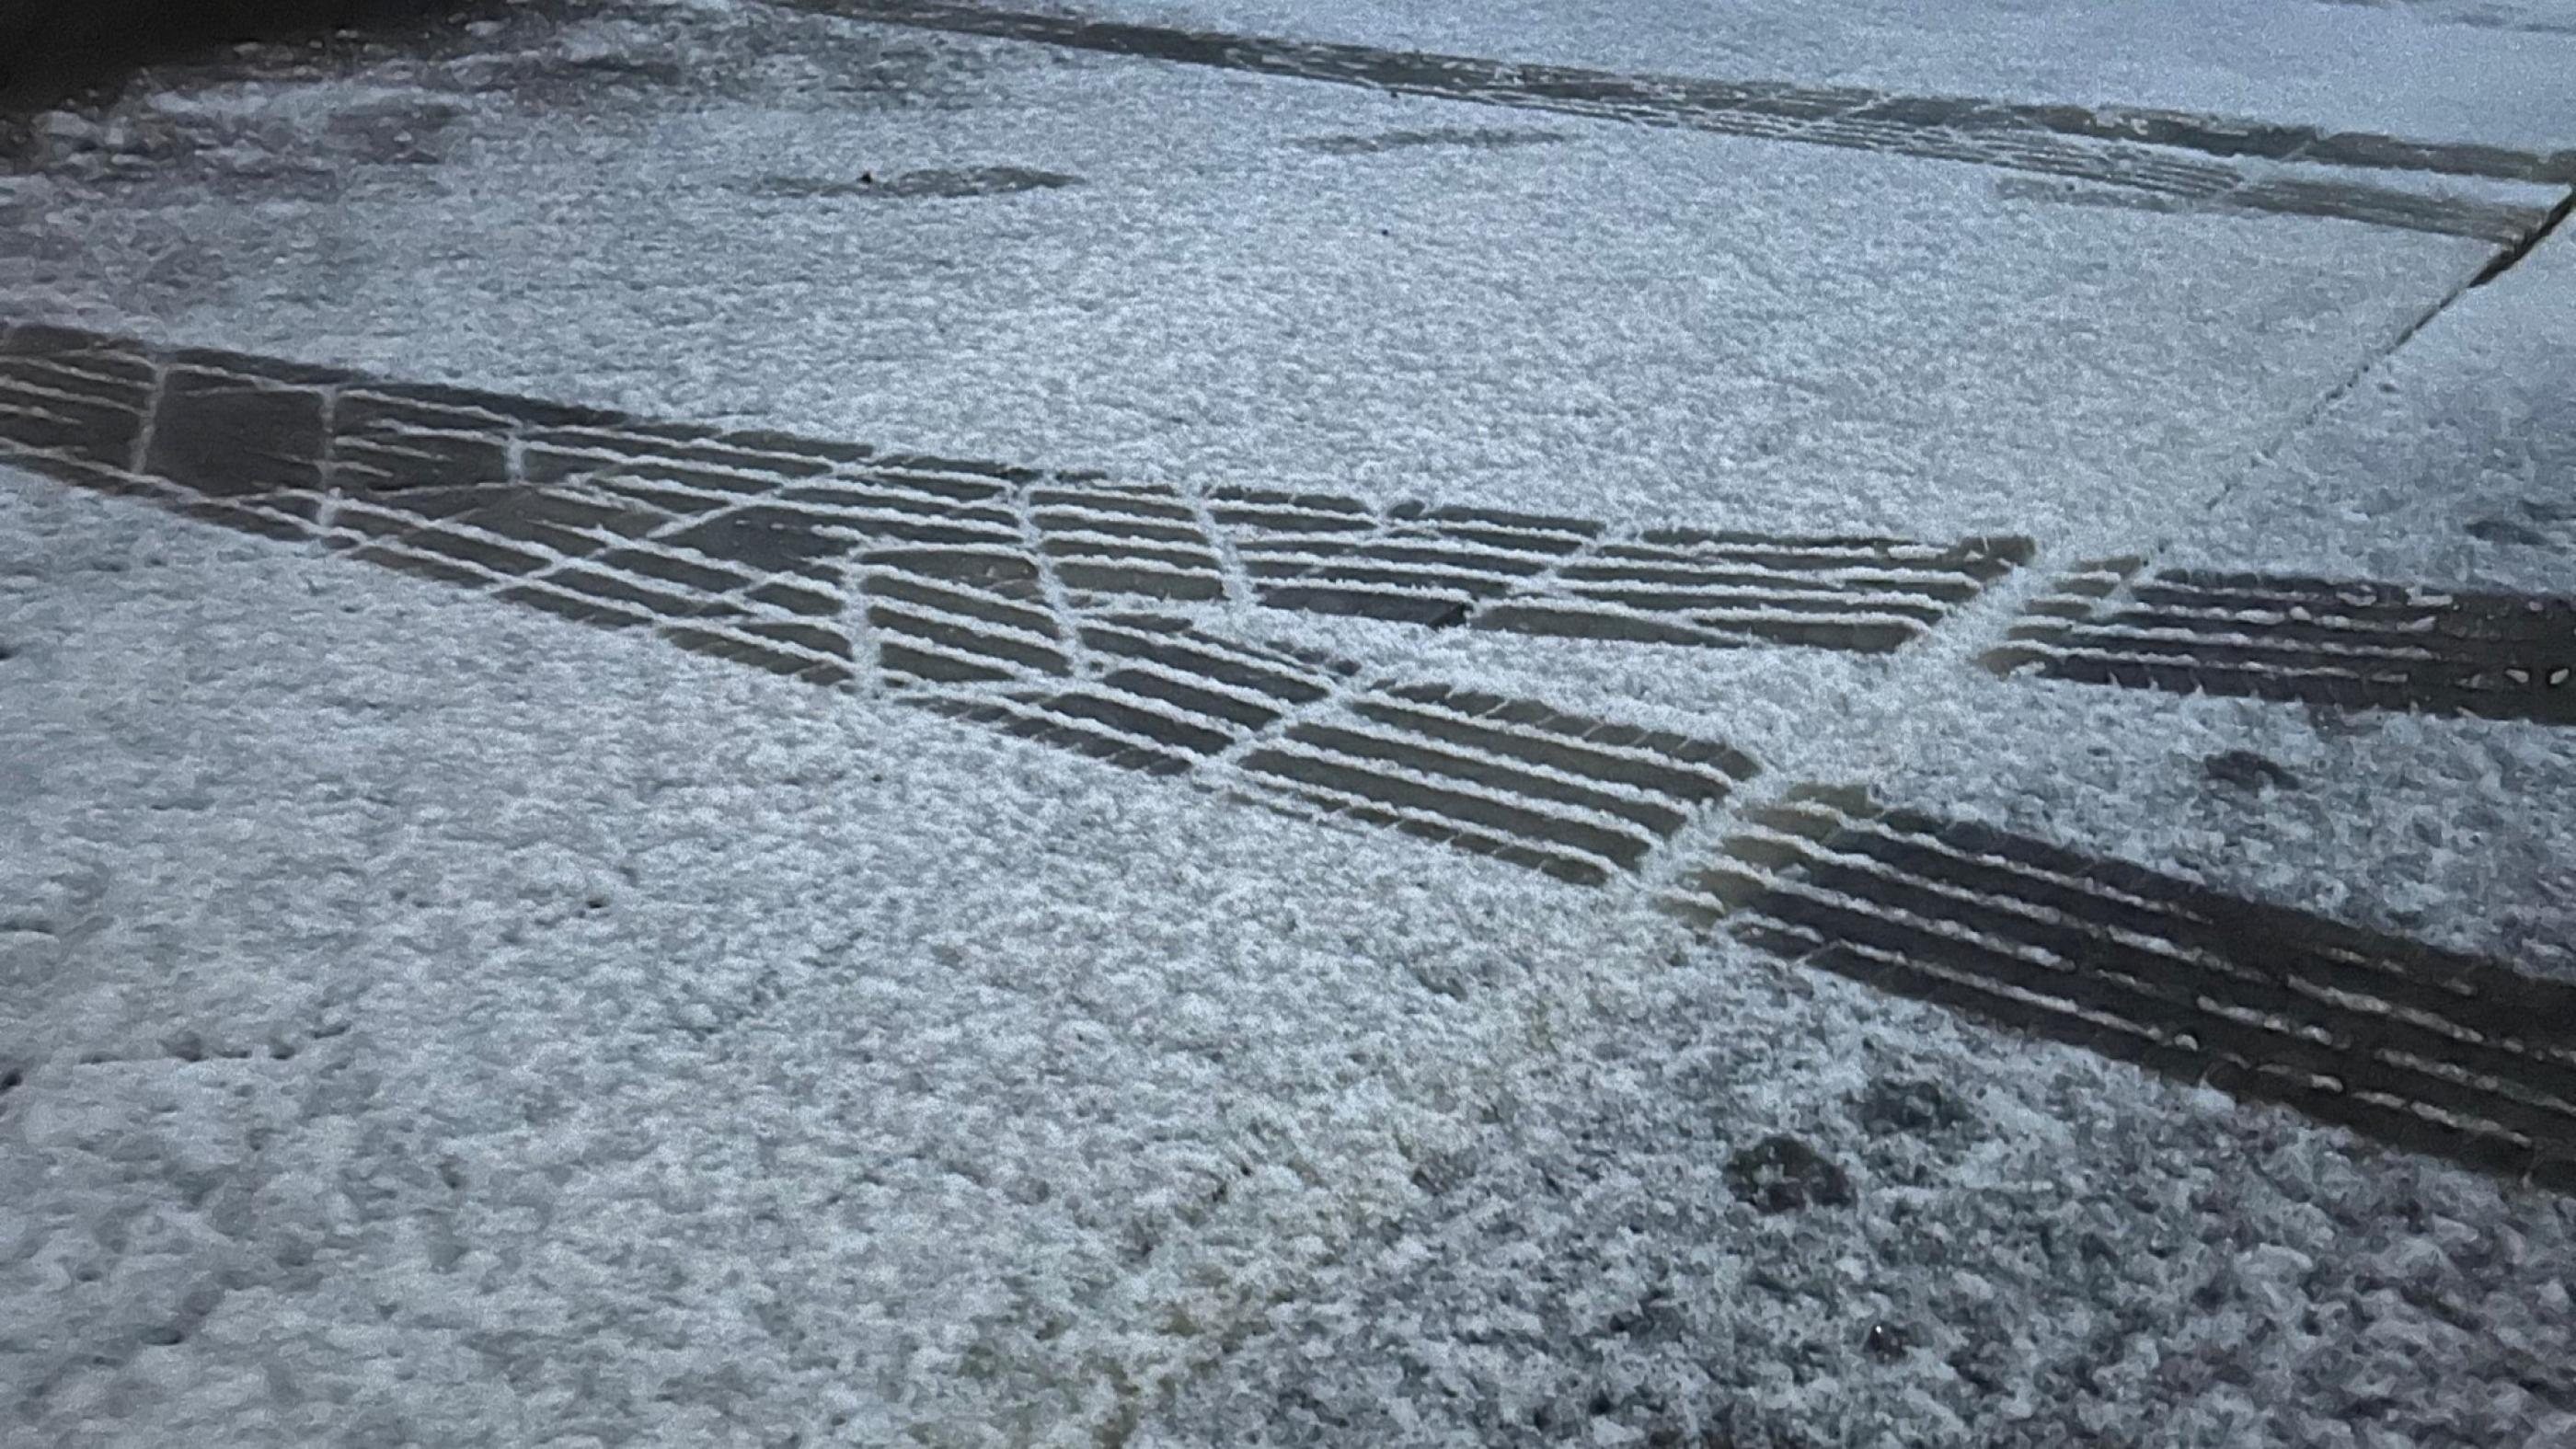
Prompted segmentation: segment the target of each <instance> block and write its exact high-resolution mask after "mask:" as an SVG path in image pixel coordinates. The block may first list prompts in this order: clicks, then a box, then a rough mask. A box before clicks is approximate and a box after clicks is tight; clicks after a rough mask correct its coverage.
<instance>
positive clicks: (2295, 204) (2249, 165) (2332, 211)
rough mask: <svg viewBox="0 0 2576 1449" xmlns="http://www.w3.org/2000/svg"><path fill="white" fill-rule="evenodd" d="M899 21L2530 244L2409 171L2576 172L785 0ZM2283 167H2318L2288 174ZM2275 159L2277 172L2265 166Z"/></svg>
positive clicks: (2499, 210) (898, 7)
mask: <svg viewBox="0 0 2576 1449" xmlns="http://www.w3.org/2000/svg"><path fill="white" fill-rule="evenodd" d="M774 3H778V4H782V5H785V6H787V7H788V8H793V9H801V10H812V11H819V12H822V13H825V14H831V15H838V16H843V17H846V18H849V19H853V20H864V21H873V22H876V23H879V24H886V25H902V26H910V27H914V28H917V29H924V30H937V31H945V32H949V33H952V34H960V35H977V36H985V37H990V38H994V39H1002V40H1018V41H1028V42H1033V43H1036V44H1041V45H1053V46H1059V47H1064V48H1067V49H1075V50H1088V51H1096V52H1101V53H1105V54H1110V55H1122V56H1135V57H1140V58H1145V59H1152V60H1162V61H1170V62H1175V63H1179V64H1184V65H1199V66H1212V67H1216V68H1219V69H1225V70H1237V71H1249V72H1254V73H1257V74H1263V75H1275V76H1286V77H1291V78H1295V79H1300V80H1314V81H1325V82H1331V83H1335V84H1341V85H1354V86H1366V87H1369V88H1371V89H1375V90H1385V91H1392V92H1396V93H1399V94H1405V95H1420V96H1433V97H1439V98H1442V99H1448V100H1459V101H1471V102H1476V103H1479V104H1484V105H1494V106H1508V107H1515V108H1519V109H1525V110H1540V111H1555V112H1561V113H1565V114H1570V115H1579V116H1590V117H1596V118H1601V119H1610V120H1621V121H1628V122H1631V123H1635V124H1639V125H1650V126H1673V127H1685V128H1689V129H1693V130H1702V131H1713V132H1718V133H1721V134H1726V135H1738V136H1748V137H1757V138H1762V139H1769V140H1780V141H1794V142H1799V143H1802V144H1808V145H1819V146H1835V147H1841V148H1845V149H1855V150H1866V151H1881V152H1888V153H1891V154H1896V155H1905V156H1917V157H1923V158H1927V159H1935V160H1950V161H1965V162H1970V163H1973V164H1977V165H1984V166H1992V167H1997V168H2000V169H2004V170H2009V171H2021V172H2033V173H2038V174H2041V175H2048V176H2058V177H2064V178H2069V179H2073V180H2079V181H2088V182H2095V183H2098V184H2101V185H2106V186H2113V187H2120V188H2124V189H2128V190H2132V191H2136V192H2140V193H2144V194H2153V195H2156V196H2160V197H2165V198H2168V199H2170V200H2173V201H2176V202H2179V203H2182V204H2184V205H2186V206H2188V205H2199V206H2206V207H2210V208H2212V209H2218V210H2233V211H2251V212H2267V213H2274V214H2283V215H2294V216H2318V217H2338V218H2342V219H2345V220H2351V221H2358V222H2364V223H2368V224H2371V225H2375V226H2385V227H2394V228H2399V229H2402V230H2407V231H2419V232H2431V233H2435V234H2439V235H2448V236H2461V237H2469V238H2474V239H2476V240H2480V241H2485V242H2490V243H2494V244H2496V245H2497V246H2500V247H2505V248H2514V247H2518V246H2521V245H2523V244H2524V243H2525V242H2526V240H2527V239H2528V238H2529V237H2530V236H2532V235H2533V234H2534V233H2536V232H2537V231H2539V230H2540V229H2541V228H2542V227H2543V226H2544V225H2545V224H2546V223H2547V219H2548V215H2549V208H2550V206H2551V204H2552V203H2553V202H2555V201H2556V200H2557V198H2555V197H2545V198H2541V199H2537V200H2535V201H2534V202H2533V203H2532V204H2528V205H2518V204H2514V203H2511V202H2504V201H2496V200H2489V199H2475V200H2473V199H2467V198H2459V197H2436V196H2432V195H2428V194H2427V193H2426V192H2424V191H2423V190H2421V189H2414V188H2410V187H2409V186H2406V185H2401V184H2396V179H2397V178H2410V179H2411V178H2433V177H2448V178H2457V179H2462V180H2472V181H2484V182H2506V183H2524V184H2529V185H2533V186H2540V187H2567V186H2576V151H2567V150H2562V151H2554V152H2534V151H2517V150H2513V149H2510V148H2507V147H2499V146H2485V145H2474V144H2465V143H2455V142H2428V141H2411V140H2405V139H2402V138H2398V137H2392V136H2381V135H2373V134H2369V133H2365V132H2352V131H2324V130H2320V129H2318V128H2316V127H2313V126H2295V125H2280V124H2274V123H2270V122H2261V121H2247V120H2237V119H2231V118H2227V117H2222V116H2209V115H2199V114H2194V113H2191V112H2185V111H2172V110H2159V109H2153V108H2145V107H2125V106H2104V107H2086V106H2075V105H2055V104H2033V103H2025V102H2011V101H1997V100H1986V99H1977V98H1970V97H1955V96H1919V95H1902V94H1897V93H1893V92H1886V91H1875V90H1865V89H1859V88H1853V87H1816V86H1800V85H1793V84H1790V83H1787V82H1782V81H1727V80H1712V79H1699V78H1692V77H1685V76H1665V75H1628V74H1621V73H1618V72H1615V71H1604V70H1595V69H1588V68H1584V67H1578V66H1563V65H1545V64H1535V63H1528V62H1517V61H1504V60H1491V59H1483V58H1478V57H1473V56H1458V55H1438V54H1426V53H1420V52H1405V51H1395V50H1385V49H1380V48H1377V47H1373V46H1365V45H1353V44H1345V43H1339V42H1332V41H1305V40H1289V39H1284V38H1280V37H1274V36H1260V35H1236V34H1225V33H1219V32H1211V31H1197V30H1183V29H1178V28H1174V27H1169V26H1158V25H1141V24H1131V23H1126V22H1121V21H1112V20H1096V19H1087V18H1083V17H1080V16H1070V15H1042V14H1032V13H1027V12H1021V11H1010V10H991V9H986V8H983V7H981V6H975V5H965V4H958V3H953V0H774ZM2283 165H2296V166H2299V167H2302V168H2308V169H2303V170H2302V172H2301V173H2300V174H2297V175H2284V174H2279V173H2278V168H2279V167H2280V166H2283ZM2264 166H2270V167H2272V168H2274V169H2273V170H2272V171H2269V172H2266V171H2262V170H2259V169H2257V168H2260V167H2264Z"/></svg>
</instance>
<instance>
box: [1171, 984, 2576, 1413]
mask: <svg viewBox="0 0 2576 1449" xmlns="http://www.w3.org/2000/svg"><path fill="white" fill-rule="evenodd" d="M1749 1000H1759V1003H1765V1006H1767V1011H1762V1008H1754V1011H1747V1003H1749ZM1762 1016H1772V1018H1775V1021H1801V1024H1806V1026H1803V1029H1798V1026H1790V1029H1767V1031H1754V1029H1749V1026H1747V1018H1762ZM1770 1134H1790V1137H1795V1140H1801V1142H1806V1145H1808V1147H1811V1150H1814V1152H1819V1155H1821V1158H1826V1160H1829V1163H1834V1165H1837V1168H1839V1171H1842V1173H1844V1176H1847V1201H1811V1204H1808V1207H1801V1209H1785V1212H1772V1214H1767V1212H1762V1209H1759V1207H1754V1204H1752V1201H1747V1199H1744V1194H1741V1191H1739V1183H1736V1181H1731V1176H1728V1163H1731V1160H1734V1155H1736V1152H1741V1150H1744V1147H1749V1145H1754V1142H1759V1140H1765V1137H1770ZM1427 1191H1430V1201H1425V1204H1422V1207H1417V1209H1414V1212H1409V1214H1406V1217H1401V1220H1396V1222H1391V1225H1388V1227H1386V1230H1383V1232H1381V1235H1378V1238H1376V1243H1373V1248H1370V1253H1365V1256H1350V1258H1345V1261H1342V1263H1334V1266H1329V1269H1327V1271H1324V1274H1321V1276H1319V1284H1316V1289H1314V1292H1309V1294H1306V1297H1301V1299H1296V1302H1291V1305H1280V1307H1275V1310H1270V1312H1267V1315H1265V1323H1262V1328H1260V1330H1257V1333H1252V1336H1247V1341H1244V1346H1242V1348H1239V1351H1236V1354H1231V1356H1229V1359H1226V1361H1224V1364H1221V1366H1218V1369H1213V1372H1208V1374H1206V1377H1200V1379H1193V1382H1188V1385H1185V1387H1182V1392H1180V1395H1177V1400H1175V1405H1172V1408H1167V1410H1164V1413H1159V1415H1154V1418H1149V1421H1146V1426H1144V1431H1141V1434H1139V1436H1136V1439H1133V1444H1139V1446H1167V1449H1170V1446H1198V1444H1229V1446H1234V1444H1244V1446H1280V1444H1383V1446H1435V1444H1437V1446H1458V1449H1466V1446H1479V1449H1489V1446H1502V1444H1777V1446H1811V1444H1814V1446H1824V1444H1834V1446H1855V1449H1862V1446H1865V1449H1880V1446H1886V1449H1896V1446H1904V1449H1922V1446H1976V1449H2002V1446H2030V1449H2048V1446H2061V1444H2133V1446H2184V1444H2187V1446H2210V1449H2215V1446H2249V1444H2282V1446H2287V1444H2298V1446H2385V1449H2398V1446H2409V1449H2419V1446H2463V1449H2465V1446H2494V1444H2566V1441H2571V1436H2576V1415H2571V1413H2568V1408H2571V1397H2568V1382H2566V1364H2568V1354H2571V1351H2576V1341H2571V1333H2568V1294H2571V1287H2576V1284H2571V1266H2576V1209H2571V1204H2568V1201H2563V1199H2550V1196H2537V1194H2522V1191H2514V1189H2504V1186H2496V1183H2491V1181H2478V1178H2470V1176H2460V1173H2452V1171H2445V1168H2434V1165H2427V1163H2421V1160H2406V1158H2396V1155H2388V1158H2378V1155H2354V1152H2347V1150H2342V1147H2334V1145H2329V1142H2326V1137H2324V1134H2316V1132H2311V1129H2306V1127H2300V1124H2298V1119H2293V1116H2287V1114H2275V1111H2246V1109H2241V1106H2233V1104H2228V1101H2226V1098H2221V1096H2218V1093H2202V1091H2192V1088H2182V1085H2172V1088H2166V1085H2151V1083H2138V1080H2133V1078H2130V1073H2125V1070H2120V1067H2112V1065H2105V1062H2099V1060H2097V1057H2087V1055H2081V1052H2074V1049H2048V1047H2032V1044H2025V1042H2012V1039H1996V1036H1986V1034H1981V1031H1973V1029H1965V1026H1960V1024H1958V1021H1955V1018H1947V1016H1942V1013H1937V1011H1932V1008H1911V1006H1906V1003H1893V1000H1888V998H1880V995H1873V993H1868V990H1862V987H1855V985H1847V982H1837V980H1832V977H1801V975H1793V969H1790V967H1780V964H1770V962H1765V959H1752V957H1744V959H1739V957H1728V954H1723V951H1710V954H1705V957H1698V959H1692V962H1690V964H1687V967H1682V969H1674V972H1672V975H1667V977H1662V980H1659V982H1656V998H1654V1003H1651V1008H1649V1011H1643V1013H1638V1016H1633V1018H1618V1021H1605V1024H1602V1026H1600V1031H1595V1034H1587V1036H1584V1039H1579V1042H1574V1044H1569V1047H1566V1073H1564V1080H1561V1083H1558V1085H1553V1091H1548V1093H1546V1096H1533V1098H1528V1101H1525V1104H1520V1106H1517V1109H1515V1111H1512V1114H1510V1116H1507V1119H1504V1122H1502V1124H1497V1127H1494V1129H1492V1132H1489V1140H1486V1142H1484V1145H1481V1150H1479V1152H1476V1155H1473V1158H1468V1160H1463V1163H1455V1165H1450V1171H1448V1173H1443V1176H1432V1178H1430V1183H1427Z"/></svg>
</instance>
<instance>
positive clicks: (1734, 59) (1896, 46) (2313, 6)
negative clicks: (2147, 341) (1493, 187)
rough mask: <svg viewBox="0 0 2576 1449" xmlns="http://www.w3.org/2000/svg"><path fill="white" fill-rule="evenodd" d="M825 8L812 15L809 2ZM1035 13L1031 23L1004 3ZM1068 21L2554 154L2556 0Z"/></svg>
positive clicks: (2562, 26)
mask: <svg viewBox="0 0 2576 1449" xmlns="http://www.w3.org/2000/svg"><path fill="white" fill-rule="evenodd" d="M825 3H829V0H825ZM1021 8H1026V9H1045V8H1047V7H1044V6H1034V5H1032V6H1025V7H1021ZM1080 9H1081V10H1082V11H1083V13H1086V14H1107V15H1115V16H1118V17H1120V18H1122V19H1133V20H1140V21H1148V22H1152V23H1156V24H1165V25H1177V26H1186V27H1190V28H1193V29H1203V30H1213V31H1234V32H1244V33H1251V34H1259V35H1282V36H1294V37H1298V38H1303V39H1313V40H1336V41H1349V42H1356V43H1360V44H1366V45H1378V46H1385V47H1388V48H1390V49H1398V50H1423V51H1432V52H1438V53H1443V54H1451V55H1472V56H1487V57H1493V58H1496V59H1506V60H1522V61H1546V62H1552V63H1555V64H1560V65H1581V66H1596V67H1601V68H1604V69H1608V70H1615V71H1642V72H1650V73H1661V74H1673V75H1690V76H1712V77H1722V78H1726V79H1731V80H1780V81H1796V82H1802V83H1806V84H1827V85H1844V86H1865V87H1875V88H1882V89H1887V90H1893V91H1899V92H1904V93H1910V94H1931V95H1942V96H1981V97H1988V98H1992V99H1999V100H2011V101H2043V102H2048V101H2053V102H2064V103H2068V104H2073V105H2084V106H2097V105H2109V106H2144V107H2157V108H2169V109H2174V110H2182V111H2193V112H2206V113H2210V114H2214V115H2221V116H2234V117H2243V118H2247V119H2252V120H2261V121H2274V122H2286V123H2294V124H2302V125H2311V126H2318V127H2322V128H2325V129H2328V130H2351V131H2365V132H2381V133H2387V134H2396V135H2404V136H2410V137H2414V138H2416V139H2419V140H2428V141H2473V142H2484V143H2487V144H2491V145H2499V146H2514V147H2533V146H2539V147H2542V148H2543V149H2550V150H2555V149H2562V148H2565V147H2566V146H2567V145H2568V144H2569V140H2568V138H2569V136H2570V134H2571V133H2576V95H2571V94H2570V92H2569V89H2568V86H2567V84H2566V82H2565V79H2564V78H2565V76H2566V74H2567V71H2568V70H2569V68H2570V67H2571V66H2576V6H2571V5H2569V4H2567V3H2566V0H2502V3H2497V0H2393V3H2392V0H2246V3H2236V0H2167V3H2162V4H2157V5H2151V6H2138V5H2103V4H2094V3H2087V0H1969V3H1964V4H1947V5H1943V6H1942V7H1941V8H1940V12H1939V15H1938V17H1937V19H1936V18H1932V17H1928V16H1927V15H1926V14H1925V12H1924V10H1923V8H1922V7H1921V6H1919V5H1910V4H1906V3H1903V0H1823V3H1817V0H1728V3H1725V4H1705V5H1680V4H1670V5H1559V4H1553V3H1550V0H1504V3H1494V0H1473V3H1470V0H1400V3H1393V4H1388V3H1379V0H1109V3H1107V4H1103V5H1089V6H1083V7H1080Z"/></svg>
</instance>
